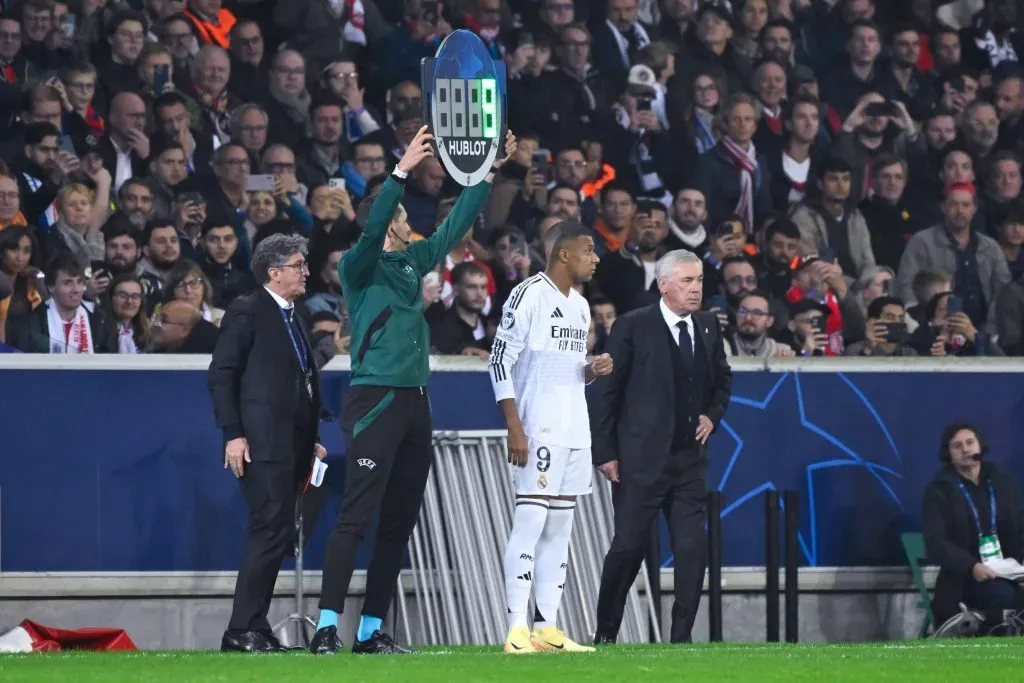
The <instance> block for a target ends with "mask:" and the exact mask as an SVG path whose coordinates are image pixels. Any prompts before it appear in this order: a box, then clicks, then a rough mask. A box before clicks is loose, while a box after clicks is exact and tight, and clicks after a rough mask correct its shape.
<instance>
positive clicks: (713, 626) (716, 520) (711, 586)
mask: <svg viewBox="0 0 1024 683" xmlns="http://www.w3.org/2000/svg"><path fill="white" fill-rule="evenodd" d="M708 640H710V641H711V642H712V643H720V642H722V492H721V491H708Z"/></svg>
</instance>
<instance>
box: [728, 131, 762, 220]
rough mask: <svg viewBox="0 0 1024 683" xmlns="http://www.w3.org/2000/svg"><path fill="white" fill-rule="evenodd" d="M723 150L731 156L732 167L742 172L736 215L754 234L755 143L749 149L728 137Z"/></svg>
mask: <svg viewBox="0 0 1024 683" xmlns="http://www.w3.org/2000/svg"><path fill="white" fill-rule="evenodd" d="M722 148H723V149H725V153H726V154H728V155H729V160H730V161H732V165H733V166H734V167H735V168H736V170H737V171H739V172H740V200H739V202H738V203H737V204H736V215H737V216H739V217H740V218H742V219H743V227H744V228H745V229H746V232H747V234H748V235H753V234H754V176H755V175H757V150H756V149H754V143H753V142H750V143H747V149H746V150H743V149H740V146H739V145H737V144H736V143H735V142H733V141H732V140H731V139H730V138H728V137H723V138H722Z"/></svg>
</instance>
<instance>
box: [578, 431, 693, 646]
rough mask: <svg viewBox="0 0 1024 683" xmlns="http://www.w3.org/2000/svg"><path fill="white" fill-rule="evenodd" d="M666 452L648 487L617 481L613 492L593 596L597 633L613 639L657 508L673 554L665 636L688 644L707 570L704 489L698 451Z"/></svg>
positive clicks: (642, 557) (648, 537)
mask: <svg viewBox="0 0 1024 683" xmlns="http://www.w3.org/2000/svg"><path fill="white" fill-rule="evenodd" d="M701 451H703V448H702V447H695V448H694V449H693V452H692V453H684V454H672V455H669V464H667V465H666V466H665V471H664V472H663V473H662V475H661V477H660V478H659V479H658V481H657V482H655V483H654V484H653V485H651V486H636V485H630V484H619V485H618V486H616V487H615V490H614V491H613V497H612V500H613V502H614V504H615V536H614V537H613V538H612V545H611V548H609V550H608V554H607V555H606V556H605V558H604V567H603V568H602V570H601V590H600V593H599V594H598V598H597V633H598V635H601V636H606V637H609V638H613V639H614V637H615V636H616V635H617V634H618V632H619V626H620V625H621V624H622V613H623V611H624V610H625V606H626V598H627V596H628V594H629V589H630V587H631V586H632V585H633V582H634V581H635V580H636V575H637V573H638V572H639V571H640V565H641V564H642V563H643V560H644V554H645V553H646V551H647V548H648V546H649V542H650V538H651V529H652V524H653V523H654V521H655V520H656V519H657V515H658V511H659V510H663V511H664V513H665V518H666V519H667V520H668V526H669V532H670V535H671V539H672V552H673V554H674V555H675V586H674V588H675V602H674V603H673V604H672V629H671V636H670V637H671V641H672V642H673V643H689V642H691V641H692V635H691V632H692V631H693V622H694V619H695V617H696V615H697V606H698V605H699V604H700V595H701V590H702V588H703V586H704V572H705V570H706V569H707V563H708V558H707V539H706V537H705V532H704V525H705V523H706V521H707V488H706V486H705V484H704V469H705V462H704V453H703V452H701Z"/></svg>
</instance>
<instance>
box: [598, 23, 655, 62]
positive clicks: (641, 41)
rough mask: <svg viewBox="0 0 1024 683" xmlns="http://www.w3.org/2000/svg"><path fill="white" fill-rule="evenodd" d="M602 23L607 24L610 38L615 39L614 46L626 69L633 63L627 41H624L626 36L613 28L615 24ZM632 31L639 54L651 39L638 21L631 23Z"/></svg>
mask: <svg viewBox="0 0 1024 683" xmlns="http://www.w3.org/2000/svg"><path fill="white" fill-rule="evenodd" d="M604 23H606V24H608V29H609V30H610V31H611V32H612V38H614V39H615V44H616V45H618V46H619V55H620V56H621V57H622V65H623V66H624V67H626V68H627V69H628V68H629V67H630V65H631V64H632V63H633V62H632V60H630V58H629V41H628V40H626V36H624V35H622V33H621V32H619V29H617V28H615V24H613V23H612V22H611V20H610V19H605V20H604ZM633 30H634V31H636V49H637V52H639V51H640V50H642V49H644V48H645V47H647V46H648V45H650V44H651V37H650V36H648V35H647V31H645V30H644V27H643V26H641V24H640V22H638V21H637V22H633Z"/></svg>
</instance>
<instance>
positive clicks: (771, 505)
mask: <svg viewBox="0 0 1024 683" xmlns="http://www.w3.org/2000/svg"><path fill="white" fill-rule="evenodd" d="M764 549H765V558H764V607H765V627H766V633H765V639H766V640H767V641H768V642H769V643H777V642H779V494H778V492H777V491H775V490H774V489H769V490H768V491H765V492H764Z"/></svg>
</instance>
